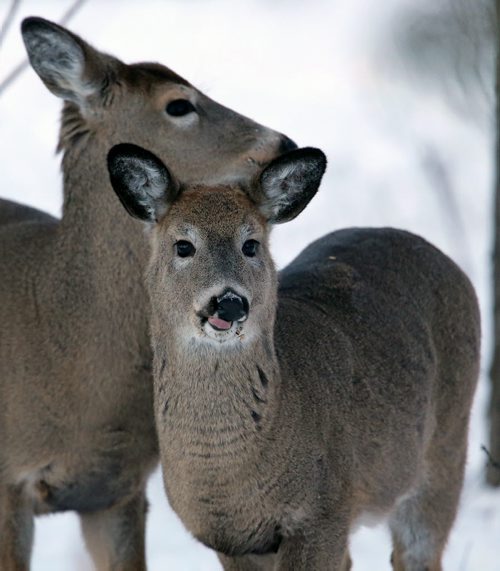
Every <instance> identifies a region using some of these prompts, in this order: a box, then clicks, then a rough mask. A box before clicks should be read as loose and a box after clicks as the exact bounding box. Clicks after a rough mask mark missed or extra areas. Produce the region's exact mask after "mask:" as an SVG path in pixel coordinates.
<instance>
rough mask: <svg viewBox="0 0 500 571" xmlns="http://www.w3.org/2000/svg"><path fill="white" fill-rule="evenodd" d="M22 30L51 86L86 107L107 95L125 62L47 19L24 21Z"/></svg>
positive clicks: (31, 58)
mask: <svg viewBox="0 0 500 571" xmlns="http://www.w3.org/2000/svg"><path fill="white" fill-rule="evenodd" d="M21 33H22V36H23V40H24V45H25V46H26V51H27V52H28V58H29V61H30V63H31V66H32V67H33V69H34V70H35V71H36V73H37V74H38V75H39V76H40V78H41V80H42V81H43V82H44V83H45V85H46V86H47V88H48V89H49V90H50V91H51V92H52V93H54V95H57V96H58V97H61V98H62V99H66V100H67V101H73V102H74V103H76V104H77V105H78V106H79V107H81V108H83V109H85V108H86V107H88V106H89V99H90V98H91V97H92V96H93V95H94V96H98V97H101V98H105V97H106V91H107V88H109V86H110V85H111V84H112V83H113V81H112V78H113V77H114V75H115V74H116V70H117V68H118V66H120V65H123V64H121V63H120V62H119V60H117V59H115V58H113V57H111V56H108V55H106V54H103V53H100V52H98V51H97V50H95V49H94V48H93V47H91V46H90V45H89V44H87V43H86V42H84V41H83V40H82V39H81V38H79V37H78V36H77V35H75V34H73V33H71V32H70V31H69V30H66V29H65V28H63V27H61V26H58V25H57V24H54V23H53V22H49V21H48V20H44V19H43V18H35V17H31V18H26V19H25V20H23V23H22V25H21Z"/></svg>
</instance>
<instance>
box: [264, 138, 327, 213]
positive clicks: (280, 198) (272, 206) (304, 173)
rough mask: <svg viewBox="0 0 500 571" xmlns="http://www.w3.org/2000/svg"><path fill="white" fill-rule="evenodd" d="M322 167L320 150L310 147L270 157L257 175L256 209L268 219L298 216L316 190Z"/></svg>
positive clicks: (323, 161)
mask: <svg viewBox="0 0 500 571" xmlns="http://www.w3.org/2000/svg"><path fill="white" fill-rule="evenodd" d="M325 169H326V157H325V155H324V153H323V152H322V151H320V150H319V149H314V148H312V147H306V148H304V149H296V150H294V151H290V152H289V153H286V154H284V155H281V156H280V157H278V158H277V159H275V160H274V161H272V162H271V163H270V164H269V165H268V166H267V167H266V168H265V169H264V170H263V171H262V173H261V175H260V187H261V192H262V194H263V197H262V198H261V204H260V209H261V211H262V212H263V214H264V216H265V217H266V218H267V220H268V222H270V223H271V224H281V223H282V222H288V221H289V220H293V219H294V218H295V217H296V216H298V215H299V214H300V213H301V212H302V210H304V208H305V207H306V206H307V205H308V204H309V201H310V200H311V199H312V197H313V196H314V195H315V194H316V192H317V190H318V188H319V185H320V182H321V178H322V177H323V174H324V172H325Z"/></svg>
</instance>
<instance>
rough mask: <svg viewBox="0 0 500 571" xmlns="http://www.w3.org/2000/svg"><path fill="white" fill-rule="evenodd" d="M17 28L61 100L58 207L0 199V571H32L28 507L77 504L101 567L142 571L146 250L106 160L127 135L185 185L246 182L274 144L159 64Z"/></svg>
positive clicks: (147, 388)
mask: <svg viewBox="0 0 500 571" xmlns="http://www.w3.org/2000/svg"><path fill="white" fill-rule="evenodd" d="M23 35H24V39H25V41H26V45H27V49H28V53H29V56H30V58H31V61H32V63H33V66H34V68H35V70H36V71H37V72H38V73H39V74H40V76H41V78H42V79H43V81H44V82H45V83H46V84H47V86H48V87H49V89H51V90H52V91H53V92H54V93H55V94H56V95H59V96H61V97H63V98H64V99H65V105H64V110H63V114H62V121H61V133H60V140H59V148H60V149H61V150H62V151H63V153H64V156H63V179H64V207H63V216H62V219H61V220H55V219H54V218H52V217H50V216H48V215H44V214H43V213H40V212H38V211H35V210H34V209H29V208H27V207H26V208H25V207H22V206H20V205H13V203H8V202H2V203H0V222H1V225H0V267H1V268H3V270H4V271H2V278H1V279H0V443H1V444H0V569H2V571H3V570H9V571H14V570H15V571H20V570H26V569H28V568H29V559H30V550H31V539H32V527H33V521H32V520H33V514H34V513H47V512H52V511H57V510H64V509H75V510H77V511H78V512H79V513H80V515H81V516H82V529H83V533H84V537H85V540H86V543H87V545H88V547H89V549H90V551H91V554H92V556H93V558H94V561H95V563H96V565H97V567H98V568H99V569H100V570H111V569H113V570H117V569H120V571H132V570H133V571H141V570H143V569H145V557H144V523H145V510H146V500H145V497H144V489H145V483H146V479H147V477H148V475H149V473H150V472H151V470H152V469H153V468H154V466H155V465H156V463H157V457H158V450H157V438H156V434H155V427H154V421H153V413H152V410H153V409H152V399H153V394H152V377H151V350H150V342H149V333H148V330H149V324H148V319H149V304H148V298H147V293H146V291H145V288H144V286H143V279H142V274H143V269H144V260H145V259H146V258H147V252H148V246H147V243H146V240H145V238H144V230H143V227H142V224H140V223H139V222H137V221H134V220H132V219H131V218H130V217H129V216H127V214H126V213H125V212H124V211H123V209H122V208H121V206H120V204H119V201H118V200H117V198H116V196H115V195H114V193H113V192H112V189H111V187H110V184H109V180H108V174H107V168H106V154H107V152H108V150H109V149H110V148H111V147H112V146H113V145H115V144H117V143H123V142H132V143H134V142H135V143H138V144H141V145H144V146H147V147H148V148H151V149H153V150H155V152H156V153H157V154H158V156H159V157H161V158H163V159H164V160H168V162H169V164H171V165H172V166H173V167H174V168H175V170H176V172H178V173H179V174H180V175H181V176H182V178H183V179H184V180H189V181H191V182H194V181H198V180H201V179H204V180H208V181H210V180H212V181H216V180H220V179H228V178H234V179H241V180H249V179H252V178H253V177H254V176H255V175H256V174H257V173H256V168H257V167H256V166H255V165H256V164H259V163H260V162H268V161H269V160H271V159H272V158H274V157H275V156H277V155H278V154H279V152H280V145H281V143H282V141H283V137H282V135H280V134H279V133H276V132H274V131H271V130H270V129H267V128H265V127H263V126H261V125H259V124H257V123H255V122H253V121H251V120H250V119H247V118H245V117H242V116H241V115H238V114H237V113H235V112H233V111H231V110H229V109H227V108H225V107H223V106H221V105H219V104H217V103H216V102H214V101H212V100H210V99H209V98H208V97H206V96H205V95H203V94H202V93H201V92H200V91H198V90H197V89H196V88H194V87H193V86H191V85H190V84H189V83H188V82H187V81H186V80H184V79H183V78H181V77H180V76H178V75H177V74H175V73H174V72H172V71H171V70H169V69H168V68H166V67H164V66H162V65H160V64H152V63H144V64H134V65H125V64H124V63H122V62H120V61H119V60H117V59H115V58H112V57H110V56H107V55H105V54H101V53H100V52H98V51H97V50H95V49H94V48H92V47H91V46H89V45H88V44H87V43H86V42H84V41H83V40H82V39H81V38H78V37H77V36H75V35H74V34H72V33H71V32H68V31H67V30H65V29H64V28H61V27H60V26H57V25H56V24H53V23H51V22H47V21H45V20H42V19H40V18H30V19H27V20H26V21H25V22H24V23H23ZM179 97H186V98H189V99H190V100H192V101H194V102H195V103H196V106H197V109H198V110H199V111H200V113H199V114H196V116H195V117H193V121H195V124H194V125H193V127H192V128H191V127H189V126H186V127H185V128H183V129H182V130H179V129H178V127H177V124H176V123H175V119H176V118H170V117H168V116H167V114H166V113H165V106H166V105H167V103H168V102H169V101H170V100H173V99H178V98H179ZM188 157H189V158H188Z"/></svg>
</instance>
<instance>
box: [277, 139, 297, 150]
mask: <svg viewBox="0 0 500 571" xmlns="http://www.w3.org/2000/svg"><path fill="white" fill-rule="evenodd" d="M295 149H298V147H297V145H296V144H295V143H294V142H293V141H292V139H289V138H288V137H286V136H285V135H283V136H282V137H281V142H280V148H279V152H280V153H288V151H294V150H295Z"/></svg>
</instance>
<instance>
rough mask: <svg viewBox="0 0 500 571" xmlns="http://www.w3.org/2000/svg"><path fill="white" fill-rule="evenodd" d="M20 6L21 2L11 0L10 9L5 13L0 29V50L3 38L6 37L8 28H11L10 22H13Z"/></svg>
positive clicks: (19, 0)
mask: <svg viewBox="0 0 500 571" xmlns="http://www.w3.org/2000/svg"><path fill="white" fill-rule="evenodd" d="M20 5H21V0H12V2H11V3H10V8H9V10H8V11H7V14H6V15H5V19H4V21H3V24H2V27H1V28H0V48H1V47H2V42H3V41H4V39H5V36H6V35H7V32H8V31H9V28H10V27H11V25H12V22H13V21H14V17H15V15H16V12H17V10H18V8H19V6H20Z"/></svg>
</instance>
